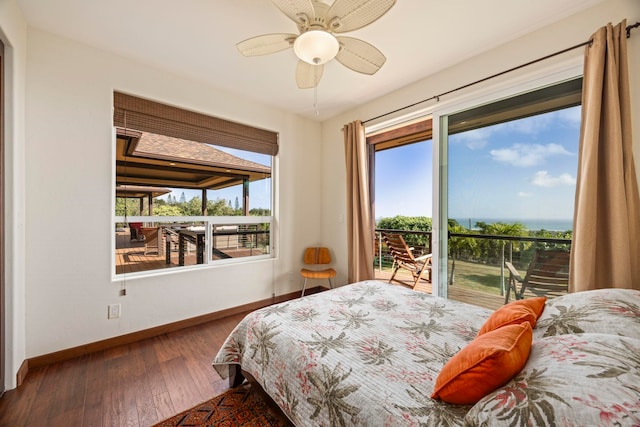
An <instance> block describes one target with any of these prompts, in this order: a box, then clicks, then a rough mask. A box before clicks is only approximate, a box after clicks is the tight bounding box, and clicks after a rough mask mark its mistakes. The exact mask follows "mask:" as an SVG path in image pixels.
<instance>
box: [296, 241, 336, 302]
mask: <svg viewBox="0 0 640 427" xmlns="http://www.w3.org/2000/svg"><path fill="white" fill-rule="evenodd" d="M304 263H305V264H307V265H308V266H314V267H315V269H312V268H303V269H301V270H300V274H301V275H302V277H304V284H303V285H302V294H301V295H300V296H301V297H303V296H304V290H305V289H306V287H307V280H308V279H329V288H331V289H333V284H332V283H331V278H332V277H336V274H337V273H336V271H335V270H334V269H333V268H322V266H326V265H328V264H331V253H330V252H329V249H328V248H307V249H305V251H304ZM318 266H320V267H318Z"/></svg>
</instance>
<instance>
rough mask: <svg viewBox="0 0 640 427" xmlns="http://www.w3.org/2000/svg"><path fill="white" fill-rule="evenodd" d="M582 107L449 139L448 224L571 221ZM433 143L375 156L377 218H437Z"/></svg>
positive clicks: (391, 150) (380, 153)
mask: <svg viewBox="0 0 640 427" xmlns="http://www.w3.org/2000/svg"><path fill="white" fill-rule="evenodd" d="M579 132H580V107H579V106H578V107H572V108H569V109H565V110H560V111H556V112H551V113H546V114H541V115H537V116H533V117H529V118H524V119H519V120H515V121H512V122H507V123H502V124H498V125H494V126H489V127H485V128H481V129H476V130H473V131H468V132H463V133H459V134H455V135H452V136H450V138H449V177H448V179H449V195H448V198H449V200H448V207H449V217H450V218H476V219H478V218H492V219H530V218H541V219H571V218H572V217H573V203H574V193H575V180H576V170H577V163H578V160H577V156H578V138H579ZM431 156H432V146H431V141H428V142H422V143H417V144H412V145H409V146H405V147H402V148H396V149H390V150H385V151H380V152H378V153H377V154H376V207H375V209H376V212H375V215H376V218H380V217H389V216H394V215H407V216H418V215H424V216H429V217H430V216H432V210H431V189H432V172H431V171H432V164H433V163H432V158H431Z"/></svg>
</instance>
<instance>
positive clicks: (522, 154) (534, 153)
mask: <svg viewBox="0 0 640 427" xmlns="http://www.w3.org/2000/svg"><path fill="white" fill-rule="evenodd" d="M489 153H490V154H491V157H492V158H493V159H494V160H496V161H498V162H502V163H509V164H512V165H513V166H535V165H539V164H541V163H543V162H544V160H545V159H547V158H548V157H551V156H556V155H570V154H571V153H570V152H568V151H567V150H566V149H565V148H564V147H563V146H562V145H560V144H553V143H551V144H546V145H541V144H513V145H512V146H511V147H509V148H502V149H499V150H491V151H490V152H489Z"/></svg>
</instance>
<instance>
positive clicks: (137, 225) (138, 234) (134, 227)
mask: <svg viewBox="0 0 640 427" xmlns="http://www.w3.org/2000/svg"><path fill="white" fill-rule="evenodd" d="M141 229H142V223H141V222H130V223H129V234H130V239H129V240H140V239H142V231H141Z"/></svg>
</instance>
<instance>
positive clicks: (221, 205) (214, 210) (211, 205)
mask: <svg viewBox="0 0 640 427" xmlns="http://www.w3.org/2000/svg"><path fill="white" fill-rule="evenodd" d="M207 213H208V214H209V215H212V216H233V215H237V211H235V210H234V209H233V208H231V206H229V205H228V204H227V201H226V200H225V199H216V200H209V201H207Z"/></svg>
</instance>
